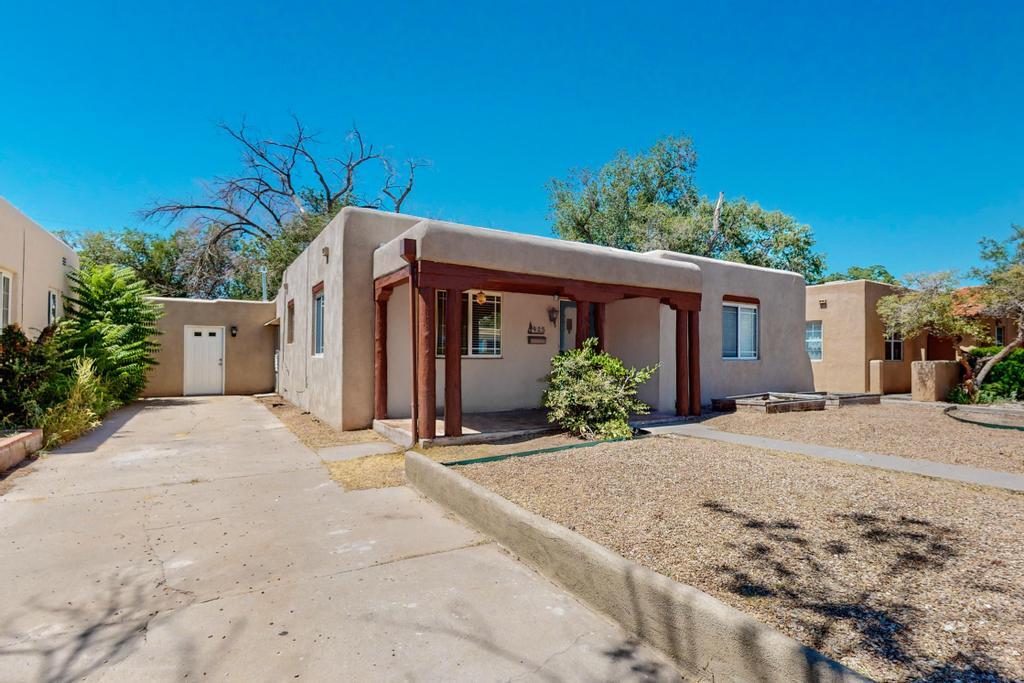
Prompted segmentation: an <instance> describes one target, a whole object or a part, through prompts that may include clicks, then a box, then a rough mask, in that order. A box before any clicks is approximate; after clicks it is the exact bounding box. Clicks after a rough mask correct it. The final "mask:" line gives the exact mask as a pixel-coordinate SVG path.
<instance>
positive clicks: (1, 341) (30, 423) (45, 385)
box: [0, 325, 62, 429]
mask: <svg viewBox="0 0 1024 683" xmlns="http://www.w3.org/2000/svg"><path fill="white" fill-rule="evenodd" d="M53 331H54V328H53V327H52V326H51V327H47V328H46V329H45V330H43V333H42V334H41V335H39V338H38V339H36V340H34V341H33V340H30V339H29V338H28V337H27V336H25V333H24V332H22V330H21V327H19V326H18V325H8V326H7V327H5V328H3V330H0V429H15V428H19V427H39V426H40V424H41V422H42V419H43V416H44V415H45V413H46V409H47V408H48V407H49V406H51V405H54V404H56V403H57V402H59V401H60V400H61V395H62V391H61V390H62V382H61V379H62V377H61V365H62V364H61V362H60V358H59V357H58V353H57V346H56V344H54V342H53Z"/></svg>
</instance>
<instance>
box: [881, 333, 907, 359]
mask: <svg viewBox="0 0 1024 683" xmlns="http://www.w3.org/2000/svg"><path fill="white" fill-rule="evenodd" d="M885 359H886V360H891V361H902V360H903V335H902V334H900V333H899V332H892V333H891V334H889V336H888V337H886V338H885Z"/></svg>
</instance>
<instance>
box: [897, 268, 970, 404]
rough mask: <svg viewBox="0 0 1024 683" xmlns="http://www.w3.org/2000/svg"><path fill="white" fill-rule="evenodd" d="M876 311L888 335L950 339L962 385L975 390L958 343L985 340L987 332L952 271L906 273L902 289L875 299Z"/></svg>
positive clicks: (967, 365) (966, 360) (965, 357)
mask: <svg viewBox="0 0 1024 683" xmlns="http://www.w3.org/2000/svg"><path fill="white" fill-rule="evenodd" d="M877 310H878V315H879V317H880V318H881V319H882V322H883V324H885V327H886V331H887V332H888V333H889V334H890V335H891V334H898V335H902V336H903V337H904V338H911V337H917V336H919V335H922V334H930V335H932V336H934V337H939V338H941V339H950V340H952V341H953V347H954V348H955V349H956V350H957V360H958V361H959V362H960V365H961V366H962V367H963V369H964V377H965V380H964V387H965V389H966V391H967V392H968V394H970V395H972V396H973V395H975V394H976V393H977V389H978V382H977V380H976V379H975V376H974V368H973V367H972V366H971V363H970V362H969V361H968V358H967V356H966V355H964V354H963V353H961V351H960V345H961V344H962V343H963V341H964V339H965V338H967V337H972V338H974V339H976V340H980V341H987V340H988V337H987V331H986V329H985V326H984V325H982V324H981V322H980V321H979V320H978V319H977V317H976V316H974V315H972V314H971V313H970V310H971V308H970V300H969V297H968V296H967V295H966V294H965V291H964V290H963V289H962V288H961V287H960V283H959V280H958V279H957V277H956V274H955V273H953V272H952V271H946V272H941V273H925V274H918V275H910V276H908V277H907V281H906V288H905V289H904V290H903V291H901V292H898V293H896V294H891V295H889V296H884V297H882V298H881V299H879V301H878V304H877ZM982 379H984V378H982Z"/></svg>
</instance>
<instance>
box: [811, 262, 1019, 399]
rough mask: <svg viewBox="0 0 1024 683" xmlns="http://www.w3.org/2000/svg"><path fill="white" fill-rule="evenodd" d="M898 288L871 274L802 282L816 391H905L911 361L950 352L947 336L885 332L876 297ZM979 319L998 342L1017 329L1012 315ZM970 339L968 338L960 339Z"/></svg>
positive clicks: (950, 356) (949, 356)
mask: <svg viewBox="0 0 1024 683" xmlns="http://www.w3.org/2000/svg"><path fill="white" fill-rule="evenodd" d="M898 291H899V288H898V287H896V286H894V285H890V284H887V283H884V282H874V281H871V280H853V281H838V282H828V283H825V284H821V285H812V286H809V287H807V290H806V322H805V325H804V340H805V346H806V348H807V354H808V356H809V357H810V359H811V368H812V371H813V373H814V388H815V390H816V391H855V392H860V391H869V392H872V393H878V394H892V393H906V392H909V391H910V390H911V365H910V364H911V363H912V362H913V361H916V360H953V359H954V358H955V350H954V348H953V343H952V341H951V340H948V339H940V338H937V337H934V336H931V335H920V336H919V337H917V338H914V339H903V338H901V337H899V336H893V337H889V336H887V335H886V330H885V325H884V324H883V323H882V319H881V317H880V316H879V315H878V310H877V306H878V300H879V299H881V298H882V297H884V296H888V295H890V294H895V293H897V292H898ZM982 322H983V324H985V325H986V326H987V327H988V328H989V330H990V336H991V337H992V339H994V340H996V342H997V343H1000V344H1001V343H1002V340H1003V339H1004V338H1005V339H1011V338H1012V337H1013V336H1014V335H1015V334H1016V333H1017V330H1016V327H1015V326H1014V324H1013V323H1012V321H1006V320H1004V321H996V320H992V319H988V318H985V319H982ZM972 344H973V340H970V339H968V340H964V342H963V345H964V346H971V345H972Z"/></svg>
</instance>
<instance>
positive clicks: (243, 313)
mask: <svg viewBox="0 0 1024 683" xmlns="http://www.w3.org/2000/svg"><path fill="white" fill-rule="evenodd" d="M154 301H157V302H159V303H160V305H161V306H162V307H163V311H164V314H163V317H162V318H160V320H159V321H158V322H157V327H158V328H159V329H160V332H161V334H160V338H159V342H160V350H159V351H158V352H157V354H156V360H157V365H156V366H154V367H152V368H150V370H149V374H148V375H147V377H146V388H145V389H144V390H143V392H142V395H143V396H181V395H182V394H183V393H184V383H185V325H212V326H218V327H223V328H224V393H225V394H258V393H261V392H265V391H273V389H274V345H275V344H276V343H277V328H276V327H273V326H267V325H264V323H266V322H267V321H268V320H270V319H271V318H273V317H274V308H275V306H274V303H273V302H262V301H236V300H230V299H217V300H213V301H210V300H204V299H176V298H168V297H154ZM232 326H235V327H237V328H238V335H237V336H236V337H232V336H231V327H232Z"/></svg>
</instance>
